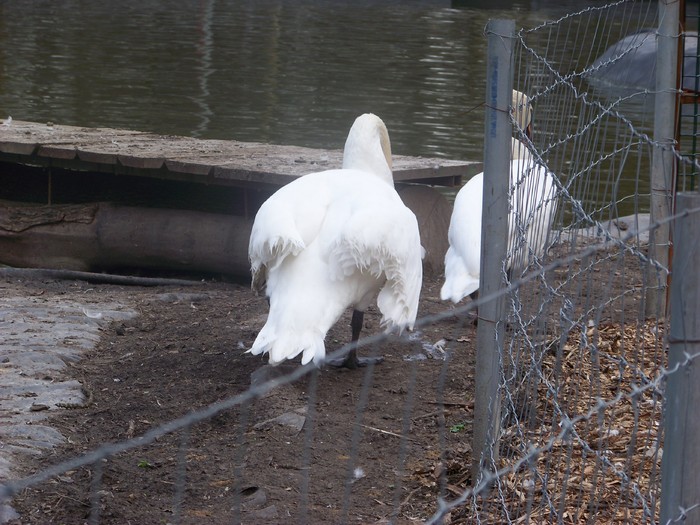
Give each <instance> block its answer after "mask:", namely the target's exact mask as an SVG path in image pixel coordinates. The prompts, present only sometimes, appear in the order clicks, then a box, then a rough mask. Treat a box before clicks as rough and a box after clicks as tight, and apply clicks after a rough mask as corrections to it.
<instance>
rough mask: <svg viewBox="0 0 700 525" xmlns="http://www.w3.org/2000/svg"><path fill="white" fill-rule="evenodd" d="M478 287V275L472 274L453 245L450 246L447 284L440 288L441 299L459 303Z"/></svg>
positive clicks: (447, 260)
mask: <svg viewBox="0 0 700 525" xmlns="http://www.w3.org/2000/svg"><path fill="white" fill-rule="evenodd" d="M478 289H479V278H478V276H476V277H475V276H473V275H471V274H470V273H469V272H468V271H467V268H466V266H465V265H464V261H463V260H462V258H461V257H460V256H459V255H457V254H456V253H454V249H453V248H452V247H450V248H448V250H447V254H446V255H445V284H443V285H442V288H441V289H440V299H442V300H443V301H447V300H448V299H449V300H450V301H452V302H453V303H458V302H459V301H461V300H462V299H464V298H465V297H466V296H467V295H469V294H471V293H473V292H475V291H476V290H478Z"/></svg>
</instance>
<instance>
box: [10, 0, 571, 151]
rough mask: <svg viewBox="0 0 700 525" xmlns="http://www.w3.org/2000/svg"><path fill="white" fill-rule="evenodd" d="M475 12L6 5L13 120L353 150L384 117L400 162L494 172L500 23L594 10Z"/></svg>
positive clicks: (249, 4) (373, 5) (395, 6)
mask: <svg viewBox="0 0 700 525" xmlns="http://www.w3.org/2000/svg"><path fill="white" fill-rule="evenodd" d="M552 3H553V2H552ZM461 4H462V5H463V6H464V7H459V8H453V7H452V6H451V4H450V3H449V2H446V1H432V2H431V1H408V2H398V1H389V2H360V3H356V2H353V3H344V2H332V4H330V5H332V9H331V8H329V3H328V2H320V1H304V2H300V3H298V2H289V1H283V0H278V1H274V0H263V1H253V0H249V1H238V2H215V1H213V0H203V1H198V2H195V1H190V2H179V3H177V4H173V3H171V2H164V1H154V0H141V1H139V2H136V1H125V2H109V1H106V0H102V1H100V0H94V1H91V2H77V1H63V2H44V1H38V0H35V1H31V0H26V1H22V2H18V1H15V2H2V3H0V67H1V68H2V75H0V114H3V115H5V116H6V115H12V116H13V117H14V118H15V119H22V120H34V121H44V120H51V121H54V122H59V123H62V124H74V125H85V126H107V127H123V128H132V129H139V130H149V131H156V132H160V133H172V134H184V135H194V136H199V137H206V138H224V139H229V138H230V139H239V140H251V141H263V142H272V143H293V144H299V145H306V146H316V147H340V146H342V143H343V141H344V138H345V134H346V132H347V129H348V127H349V125H350V123H351V122H352V120H353V119H354V117H355V116H356V115H357V114H358V113H361V112H365V111H373V112H375V113H377V114H379V115H381V116H382V117H383V118H384V119H385V120H386V121H387V124H388V126H389V129H390V131H391V134H392V139H393V143H394V150H395V151H396V152H397V153H402V154H412V155H434V156H445V157H452V158H466V159H480V158H481V155H482V153H481V151H482V145H483V139H482V134H483V120H482V119H483V108H482V107H480V104H481V103H482V101H483V99H484V68H485V65H484V58H485V46H486V40H485V38H484V36H483V31H484V27H485V24H486V22H487V21H488V19H490V18H497V17H509V18H515V19H516V23H517V24H518V25H523V26H525V25H534V24H536V23H540V22H542V21H544V20H546V19H548V18H552V17H554V16H559V15H560V14H562V13H565V12H568V11H571V10H572V9H573V6H575V5H578V6H580V5H581V4H580V3H576V2H569V3H568V4H567V3H566V2H564V3H558V4H557V6H556V7H552V8H550V9H542V8H540V9H538V10H531V9H530V7H529V5H528V2H500V5H501V8H500V9H488V8H485V7H483V6H484V5H494V4H493V3H488V2H461ZM174 5H176V6H177V7H173V6H174ZM469 5H477V6H479V5H480V7H468V6H469ZM474 108H476V109H474Z"/></svg>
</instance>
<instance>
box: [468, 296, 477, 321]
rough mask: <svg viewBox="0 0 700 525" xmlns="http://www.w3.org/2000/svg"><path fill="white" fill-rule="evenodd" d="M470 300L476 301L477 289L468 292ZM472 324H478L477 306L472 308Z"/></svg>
mask: <svg viewBox="0 0 700 525" xmlns="http://www.w3.org/2000/svg"><path fill="white" fill-rule="evenodd" d="M469 297H471V300H472V301H476V300H477V299H478V298H479V290H477V291H475V292H472V293H470V294H469ZM472 324H473V325H474V326H476V325H478V324H479V308H474V320H473V321H472Z"/></svg>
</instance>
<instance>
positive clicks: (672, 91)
mask: <svg viewBox="0 0 700 525" xmlns="http://www.w3.org/2000/svg"><path fill="white" fill-rule="evenodd" d="M679 17H680V12H679V2H677V1H676V0H660V1H659V30H658V37H657V50H656V96H655V98H654V142H655V143H656V144H658V145H657V146H656V147H655V148H654V151H653V156H652V167H651V203H650V210H649V211H650V223H651V224H655V223H657V222H658V221H660V220H663V219H666V218H668V217H670V216H671V213H672V210H673V192H674V184H675V176H674V174H675V161H674V155H673V153H674V151H673V150H674V143H675V136H676V107H677V88H678V86H677V85H676V81H677V68H678V34H679V31H680V22H679ZM670 240H671V235H670V227H669V225H668V224H662V225H661V226H659V227H658V228H656V229H652V230H651V231H650V232H649V257H650V259H651V260H655V261H657V262H658V263H659V264H660V265H661V266H662V267H664V268H668V265H669V247H670ZM658 273H659V272H658V270H657V269H656V268H655V267H654V266H650V267H649V273H648V285H647V293H646V301H645V315H646V317H663V316H664V315H665V314H666V310H667V308H666V278H665V277H666V276H661V277H660V276H659V275H658Z"/></svg>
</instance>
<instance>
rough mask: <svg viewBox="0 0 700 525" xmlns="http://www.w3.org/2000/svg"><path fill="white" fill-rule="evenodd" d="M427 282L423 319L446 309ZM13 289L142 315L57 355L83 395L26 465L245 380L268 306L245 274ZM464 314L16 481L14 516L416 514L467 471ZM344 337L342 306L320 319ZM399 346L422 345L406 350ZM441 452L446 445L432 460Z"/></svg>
mask: <svg viewBox="0 0 700 525" xmlns="http://www.w3.org/2000/svg"><path fill="white" fill-rule="evenodd" d="M440 284H441V283H440V282H439V280H438V279H432V280H431V279H427V280H426V281H425V284H424V286H423V291H422V298H421V304H420V310H419V316H420V317H424V316H427V315H430V314H432V313H437V312H442V311H444V310H445V303H443V302H441V301H440V300H439V298H438V296H439V286H440ZM16 286H17V290H16V293H18V294H45V293H50V294H59V295H62V296H65V297H66V299H83V300H84V299H86V298H89V297H91V296H92V297H96V296H98V297H99V298H100V299H101V300H111V301H121V302H125V303H127V304H129V305H131V307H132V308H134V309H135V310H136V311H137V312H138V313H139V315H138V316H137V317H135V318H134V319H132V320H129V321H125V322H117V323H112V324H106V325H105V326H104V327H103V331H102V337H101V340H100V342H99V344H98V346H97V347H96V348H95V349H94V350H93V351H90V352H89V353H87V354H86V355H85V356H84V358H83V359H82V360H81V361H79V362H77V363H75V364H72V365H71V366H70V367H69V370H68V372H67V374H68V375H69V376H70V377H72V378H76V379H78V380H79V381H80V382H81V383H82V385H83V387H84V390H85V393H86V394H87V398H88V402H87V403H86V406H84V407H70V408H64V409H60V410H56V411H55V413H54V414H53V415H51V417H50V419H49V424H50V425H51V426H53V427H55V428H57V429H58V430H59V431H60V432H61V433H62V434H63V435H64V436H65V437H66V444H65V445H64V446H61V447H58V448H56V449H54V450H53V451H52V452H51V453H50V454H46V455H43V456H41V457H37V458H35V459H34V460H30V461H28V462H25V464H24V465H23V468H22V470H23V472H22V473H23V474H25V475H29V474H32V473H35V472H38V471H41V470H42V469H45V468H47V467H49V466H51V465H55V464H57V463H59V462H60V461H63V460H66V459H69V458H73V457H75V456H78V455H80V454H82V453H85V452H88V451H91V450H94V449H96V448H98V447H99V446H100V445H102V444H105V443H117V442H123V441H126V440H128V439H130V438H133V437H137V436H140V435H142V434H144V433H145V432H147V431H148V430H149V429H153V428H155V427H157V426H158V425H160V424H162V423H166V422H168V421H171V420H173V419H176V418H178V417H181V416H184V415H186V414H188V413H190V412H192V411H194V410H197V409H199V408H202V407H205V406H207V405H209V404H211V403H214V402H217V401H221V400H224V399H226V398H229V397H231V396H234V395H236V394H239V393H241V392H244V391H245V390H247V389H248V388H249V386H250V384H251V374H252V373H253V372H255V371H256V370H258V369H261V367H263V366H264V365H265V361H266V360H265V359H263V358H260V357H258V356H252V355H250V354H246V353H245V351H244V350H245V349H246V348H248V347H250V345H251V344H252V342H253V340H254V338H255V336H256V334H257V332H258V330H259V329H260V328H261V327H262V325H263V323H264V321H265V316H266V312H267V303H266V302H265V300H264V299H263V298H260V297H256V296H254V295H253V293H252V292H251V291H250V289H249V288H248V286H247V285H244V284H235V283H222V282H218V283H217V282H203V283H202V284H200V285H197V286H191V287H158V288H141V287H127V286H115V285H95V284H88V283H84V282H81V281H57V280H43V281H41V282H31V281H30V282H26V283H16ZM462 324H463V323H462V321H460V320H458V319H456V318H454V317H452V318H449V319H446V320H444V321H440V322H436V323H433V324H432V325H430V326H427V327H424V328H423V329H422V330H421V332H420V333H419V334H418V335H417V336H416V337H415V338H414V340H413V341H412V342H411V341H406V340H399V339H398V338H394V339H391V340H389V341H385V342H383V343H382V344H381V345H380V347H379V348H378V349H377V350H378V352H379V353H380V354H381V355H383V356H384V357H385V361H384V362H383V363H382V364H380V365H378V366H376V367H375V369H374V371H373V373H372V374H371V376H370V375H368V374H367V373H366V369H359V370H353V371H342V370H341V371H339V370H335V369H325V368H324V369H322V370H321V371H320V373H319V374H318V375H317V379H318V382H317V385H316V387H315V395H314V393H313V390H314V389H313V382H312V380H311V379H310V377H305V378H302V379H299V380H297V381H296V382H294V383H292V384H290V385H285V386H280V387H277V388H276V389H275V390H273V391H272V392H271V393H269V394H268V395H266V396H264V397H262V398H261V399H258V400H256V401H255V402H253V403H251V404H250V405H246V407H245V408H241V407H234V408H232V409H229V410H226V411H224V412H221V413H219V414H217V415H215V416H214V417H212V418H210V419H208V420H206V421H203V422H201V423H198V424H196V425H194V426H192V427H191V428H189V430H188V432H182V431H179V432H176V433H173V434H168V435H164V436H162V437H159V438H158V439H157V440H156V441H155V442H153V443H152V444H149V445H147V446H142V447H138V448H135V449H134V450H130V451H127V452H122V453H119V454H116V455H113V456H111V457H109V458H108V459H106V460H104V461H102V462H100V463H99V464H98V465H90V466H87V467H81V468H77V469H73V470H69V471H68V472H65V473H63V474H61V475H59V476H57V477H54V478H52V479H51V480H50V481H48V482H44V483H41V484H39V485H36V486H34V487H32V488H29V489H27V490H25V491H23V492H22V493H20V494H19V495H18V496H17V497H16V498H15V499H14V500H13V502H12V505H13V507H14V509H15V510H16V511H17V512H18V513H19V515H20V516H21V517H20V519H19V520H15V521H14V522H12V523H13V525H15V524H19V523H21V524H45V523H66V524H72V523H76V524H78V523H86V522H88V521H90V522H96V519H97V518H99V523H102V524H126V523H133V524H151V523H153V524H156V523H158V524H163V523H175V522H179V523H193V524H194V523H197V524H206V523H211V524H218V523H224V522H226V523H231V522H235V521H237V520H239V519H240V520H241V521H242V522H243V523H289V522H308V523H337V522H343V521H347V522H354V523H376V522H380V521H382V520H385V519H387V518H390V517H392V515H394V516H397V517H398V521H397V523H410V522H414V521H416V520H419V519H424V518H425V517H427V516H429V515H430V514H431V513H432V511H434V509H435V502H436V497H437V495H438V491H439V489H440V487H442V490H444V491H447V492H446V494H449V493H450V491H452V492H456V491H458V490H460V488H464V487H465V486H467V485H468V484H469V483H470V480H469V479H468V475H467V474H465V473H466V472H468V468H466V465H468V462H469V461H470V459H469V458H470V457H471V455H470V443H471V434H470V432H471V419H472V409H473V403H472V400H471V399H470V398H469V396H468V395H467V393H469V392H472V391H473V386H472V383H473V374H474V348H473V341H474V339H475V333H476V329H475V327H474V326H473V325H472V324H470V323H466V325H465V326H462ZM377 332H379V316H378V315H377V313H376V311H375V310H372V311H369V312H368V313H367V315H366V316H365V328H364V332H363V335H370V334H375V333H377ZM349 336H350V329H349V315H347V316H346V318H343V319H342V320H341V321H340V322H339V323H338V324H337V325H336V326H335V327H334V328H333V329H332V331H331V332H329V334H328V337H327V339H326V344H327V349H328V350H334V349H336V348H339V347H340V346H341V345H342V343H344V342H347V341H348V340H349ZM440 339H446V340H447V341H448V347H449V348H450V349H451V350H452V352H451V358H450V359H449V360H448V365H449V366H445V365H446V361H445V360H444V359H440V358H425V357H426V354H425V352H424V349H423V345H424V344H432V343H435V342H437V341H439V340H440ZM371 350H372V349H369V348H365V349H362V350H360V354H361V355H362V354H364V355H367V353H368V352H370V351H371ZM410 355H420V356H422V357H423V358H422V359H412V360H408V359H405V357H406V356H410ZM438 355H439V352H438ZM294 368H296V367H295V366H292V367H290V368H289V369H294ZM441 374H444V377H442V376H441ZM368 379H369V380H370V382H369V383H366V382H367V380H368ZM365 384H369V388H368V394H369V395H368V398H367V400H366V404H365V400H364V397H363V395H362V391H363V385H365ZM441 384H444V388H442V387H439V385H441ZM439 396H442V397H443V399H440V398H439ZM440 402H445V408H444V410H443V409H440V404H439V403H440ZM358 414H360V415H361V417H360V418H358ZM278 416H284V417H285V418H286V419H285V420H284V421H282V420H275V419H274V418H277V417H278ZM285 421H286V423H285ZM356 422H357V423H359V426H358V425H356ZM353 429H358V430H359V431H360V432H358V433H356V434H355V435H354V434H353ZM402 435H403V436H404V438H402V437H401V436H402ZM183 443H184V445H183ZM353 443H357V446H353ZM441 450H448V451H449V452H448V453H447V455H445V454H442V457H441ZM183 465H184V467H183ZM100 472H101V477H100ZM183 475H184V477H183ZM183 479H184V484H183V482H182V480H183ZM183 487H184V491H182V490H179V489H180V488H183ZM97 499H99V504H96V503H95V502H96V500H97ZM91 511H92V513H93V514H92V516H91V514H90V513H91ZM96 512H97V513H98V514H99V516H98V515H97V514H96Z"/></svg>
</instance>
